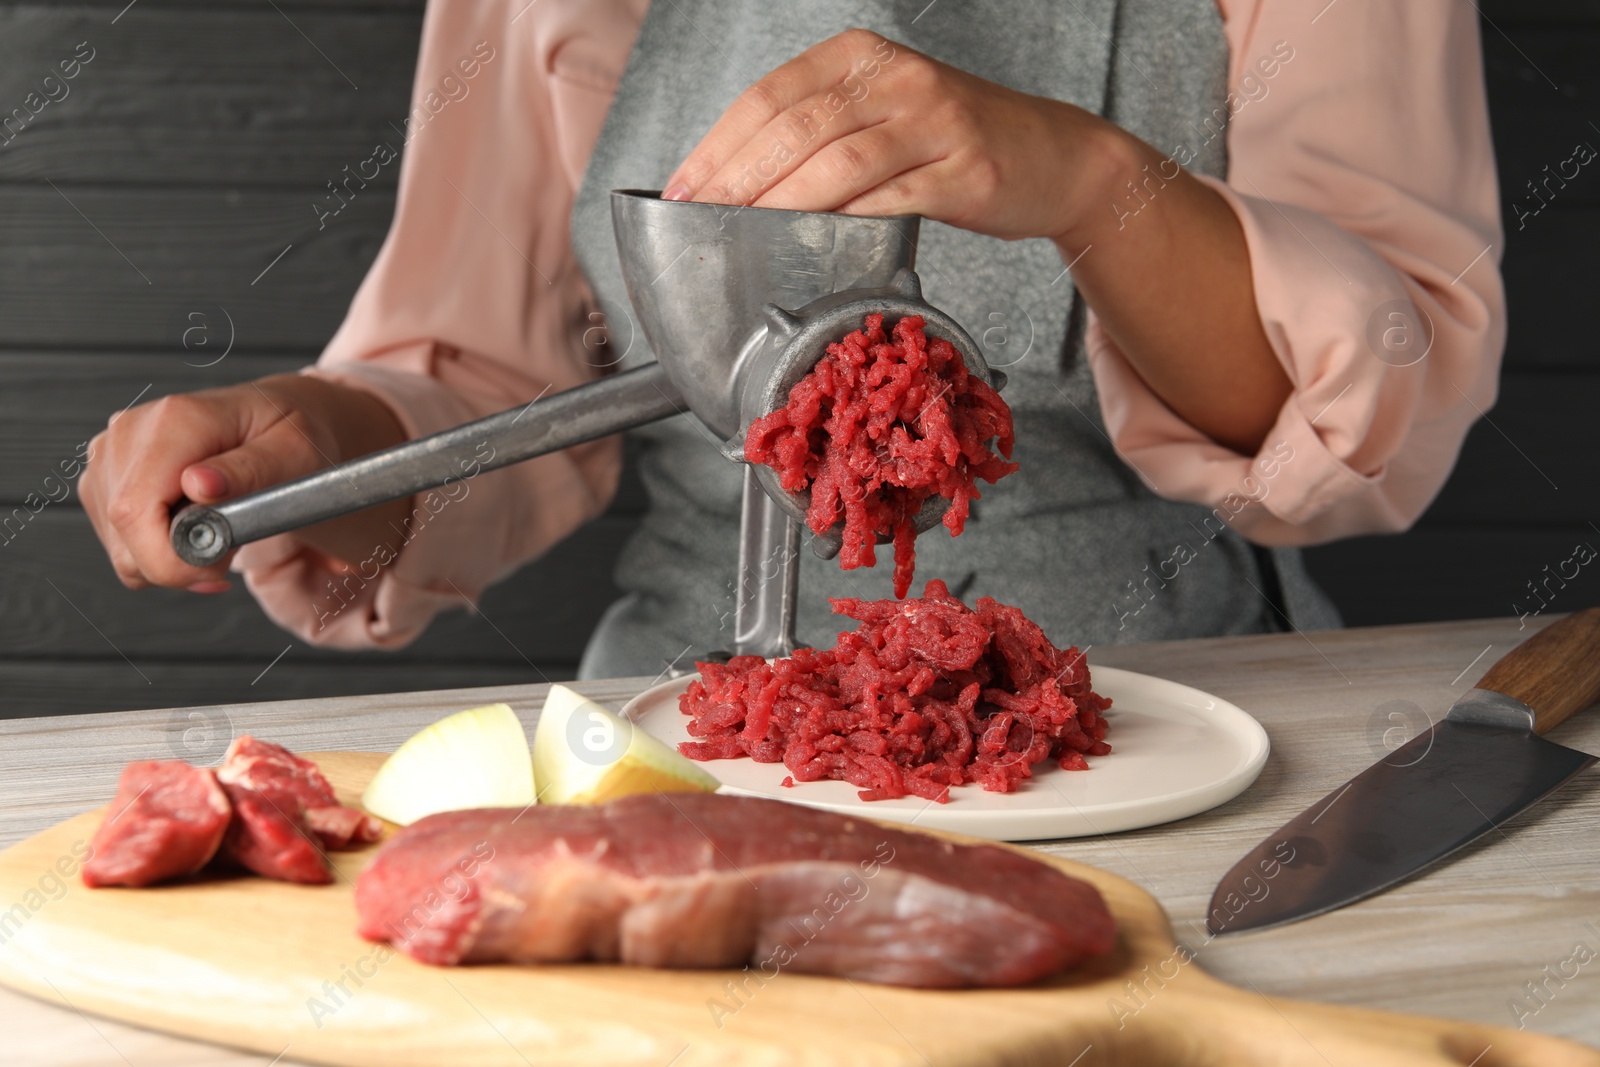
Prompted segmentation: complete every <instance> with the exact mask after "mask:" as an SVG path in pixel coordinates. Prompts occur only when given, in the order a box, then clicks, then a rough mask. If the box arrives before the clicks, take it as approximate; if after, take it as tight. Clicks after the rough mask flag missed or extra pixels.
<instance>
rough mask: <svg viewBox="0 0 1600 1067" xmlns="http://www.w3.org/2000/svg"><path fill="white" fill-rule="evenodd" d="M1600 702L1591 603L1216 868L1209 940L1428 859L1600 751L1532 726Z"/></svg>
mask: <svg viewBox="0 0 1600 1067" xmlns="http://www.w3.org/2000/svg"><path fill="white" fill-rule="evenodd" d="M1596 699H1600V608H1589V609H1587V610H1585V611H1580V612H1575V613H1573V614H1571V615H1569V616H1567V617H1566V618H1564V619H1562V620H1560V621H1559V622H1556V623H1553V624H1551V625H1550V626H1547V627H1546V628H1545V629H1543V630H1541V631H1540V632H1539V633H1537V634H1535V635H1533V636H1532V637H1530V638H1528V639H1527V640H1526V641H1524V642H1523V643H1522V644H1521V645H1518V646H1517V647H1516V648H1515V649H1513V650H1512V651H1511V652H1510V653H1508V654H1507V655H1506V656H1505V657H1504V658H1503V659H1501V660H1500V661H1499V662H1497V663H1496V664H1495V665H1494V666H1492V667H1490V668H1489V671H1488V673H1487V674H1485V675H1484V676H1483V679H1482V680H1481V681H1480V682H1479V683H1478V685H1477V688H1475V689H1473V690H1472V691H1471V692H1469V693H1467V694H1466V695H1465V696H1463V697H1462V698H1461V699H1460V700H1458V701H1456V702H1455V704H1454V705H1452V706H1451V708H1450V710H1449V712H1447V713H1446V714H1445V717H1444V718H1443V719H1442V720H1441V721H1440V722H1438V723H1437V724H1435V725H1434V726H1433V728H1432V729H1430V730H1429V731H1427V732H1426V733H1423V734H1420V735H1418V736H1417V737H1415V738H1412V739H1411V740H1410V741H1408V742H1406V743H1405V744H1404V745H1402V746H1400V747H1399V748H1397V749H1395V750H1394V751H1393V752H1392V753H1390V754H1389V755H1388V756H1386V757H1385V758H1383V759H1382V760H1380V761H1378V762H1377V763H1374V764H1373V765H1372V766H1371V767H1368V768H1367V769H1366V770H1364V771H1362V772H1361V773H1360V774H1358V775H1356V776H1355V777H1354V778H1352V779H1350V781H1348V782H1346V783H1345V784H1344V785H1343V786H1341V787H1340V788H1338V789H1336V790H1334V791H1333V792H1332V793H1329V794H1328V795H1327V796H1326V797H1323V798H1322V799H1321V800H1319V801H1318V802H1317V803H1315V804H1313V805H1311V807H1309V808H1307V809H1306V810H1305V811H1303V812H1301V813H1300V814H1299V815H1297V816H1295V817H1294V818H1293V819H1290V820H1289V821H1288V822H1287V823H1285V824H1284V825H1283V826H1282V827H1280V828H1279V829H1278V830H1277V832H1276V833H1273V834H1272V835H1270V836H1269V837H1267V839H1266V840H1264V841H1262V842H1261V844H1259V845H1257V846H1256V847H1255V848H1254V849H1253V850H1251V852H1250V853H1249V854H1248V855H1246V856H1245V857H1244V858H1243V859H1241V860H1240V861H1239V862H1238V863H1236V864H1234V866H1233V869H1232V870H1230V871H1229V872H1228V873H1227V874H1226V875H1224V876H1223V878H1222V881H1221V882H1220V883H1218V885H1217V890H1216V892H1215V893H1214V894H1212V897H1211V906H1210V908H1209V910H1208V911H1207V913H1206V929H1207V930H1209V931H1210V932H1211V934H1212V935H1213V936H1216V935H1220V934H1233V933H1239V932H1241V931H1244V930H1263V929H1266V928H1268V927H1273V926H1281V925H1283V924H1285V923H1291V922H1297V921H1299V920H1300V919H1309V918H1311V917H1312V916H1314V915H1321V914H1323V913H1324V912H1329V911H1333V910H1334V909H1335V908H1342V907H1344V906H1345V905H1346V904H1353V903H1355V902H1356V901H1358V900H1363V899H1365V898H1366V897H1370V896H1372V895H1373V894H1375V893H1381V892H1382V891H1384V890H1385V889H1388V888H1389V887H1390V886H1393V885H1396V884H1397V883H1399V882H1402V881H1404V880H1405V879H1407V878H1409V877H1411V876H1412V875H1414V874H1416V873H1417V872H1418V871H1421V870H1422V869H1423V868H1425V867H1427V866H1429V865H1430V864H1433V863H1437V862H1438V861H1439V860H1442V859H1443V858H1444V857H1446V856H1448V855H1450V854H1451V853H1452V852H1455V851H1456V850H1457V849H1460V848H1462V847H1464V846H1466V845H1467V844H1469V843H1471V842H1472V841H1474V840H1476V839H1477V838H1479V837H1481V836H1483V835H1484V834H1486V833H1488V832H1489V831H1490V830H1493V829H1494V828H1495V827H1497V826H1499V825H1500V824H1501V823H1503V822H1505V821H1506V820H1508V819H1511V818H1513V817H1515V816H1516V815H1518V814H1519V813H1521V812H1523V811H1526V810H1527V809H1528V808H1530V807H1532V806H1533V805H1534V804H1537V803H1538V802H1539V801H1541V800H1543V799H1544V798H1545V797H1547V796H1549V795H1550V794H1551V793H1552V792H1554V791H1555V790H1556V789H1559V788H1560V787H1561V786H1562V785H1564V784H1566V783H1567V782H1568V781H1570V780H1571V779H1572V778H1574V777H1575V776H1576V775H1577V774H1578V773H1579V772H1581V771H1583V770H1584V769H1585V768H1586V767H1588V766H1589V765H1590V764H1592V763H1594V762H1595V760H1596V757H1595V756H1591V755H1589V754H1588V753H1587V752H1579V751H1577V750H1575V749H1571V748H1567V747H1566V746H1564V745H1558V744H1556V743H1555V742H1553V741H1547V740H1545V739H1544V738H1543V737H1541V736H1540V735H1541V734H1544V733H1548V732H1549V731H1550V730H1552V729H1554V728H1555V727H1557V726H1559V725H1561V724H1562V723H1563V722H1565V721H1566V720H1567V719H1568V718H1570V717H1571V716H1572V714H1573V713H1574V712H1577V711H1581V710H1582V709H1584V708H1587V707H1588V706H1589V705H1591V704H1593V703H1594V702H1595V701H1596Z"/></svg>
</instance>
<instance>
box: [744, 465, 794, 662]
mask: <svg viewBox="0 0 1600 1067" xmlns="http://www.w3.org/2000/svg"><path fill="white" fill-rule="evenodd" d="M755 471H756V468H754V467H746V468H745V470H744V501H743V506H742V509H741V511H740V514H739V595H738V600H737V601H736V602H735V604H734V618H733V654H734V655H735V656H787V655H788V654H789V653H791V652H793V651H794V650H795V637H794V614H795V603H796V598H797V597H798V596H799V593H800V567H799V556H800V524H799V523H798V522H796V521H794V519H793V518H791V517H790V516H789V514H788V512H787V511H785V510H784V509H783V507H782V506H781V505H780V504H779V503H778V502H777V501H776V500H774V499H772V497H770V496H768V495H767V494H766V492H765V491H764V490H763V489H762V488H761V484H760V483H759V482H758V481H757V480H756V474H755Z"/></svg>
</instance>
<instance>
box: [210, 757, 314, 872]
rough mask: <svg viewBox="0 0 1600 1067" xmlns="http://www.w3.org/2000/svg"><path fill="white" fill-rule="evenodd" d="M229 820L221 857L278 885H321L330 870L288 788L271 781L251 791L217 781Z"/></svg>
mask: <svg viewBox="0 0 1600 1067" xmlns="http://www.w3.org/2000/svg"><path fill="white" fill-rule="evenodd" d="M222 788H223V789H224V790H225V791H226V792H227V794H228V800H229V802H230V803H232V805H233V821H232V822H231V823H229V824H228V833H227V835H226V836H225V837H224V838H223V839H222V851H221V853H220V855H221V857H222V858H223V859H226V860H231V861H232V862H234V863H237V864H238V865H239V866H241V867H243V868H245V869H246V870H248V871H254V872H255V873H256V874H259V875H262V876H263V877H266V878H275V879H277V880H278V881H280V882H300V883H302V884H305V885H327V884H328V883H329V882H331V881H333V869H332V868H331V867H330V866H329V865H328V860H327V857H325V856H324V855H323V854H322V850H321V848H320V847H319V845H318V843H317V839H316V836H315V835H314V834H313V832H312V830H311V828H310V827H309V826H307V825H306V816H305V807H304V805H303V804H302V803H301V801H300V798H299V797H298V796H296V795H295V794H294V793H293V792H292V791H291V790H289V789H285V788H282V787H280V786H278V785H276V784H273V783H270V782H268V783H264V784H263V785H262V787H261V788H251V787H249V786H244V785H239V784H237V783H234V782H223V783H222Z"/></svg>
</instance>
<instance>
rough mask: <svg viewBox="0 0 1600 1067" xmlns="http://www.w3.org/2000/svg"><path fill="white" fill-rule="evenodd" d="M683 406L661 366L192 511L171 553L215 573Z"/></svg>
mask: <svg viewBox="0 0 1600 1067" xmlns="http://www.w3.org/2000/svg"><path fill="white" fill-rule="evenodd" d="M682 406H683V398H682V396H680V395H679V393H678V391H677V388H676V386H674V385H673V384H672V382H671V381H670V380H669V379H668V377H667V375H666V374H665V373H664V372H663V370H662V368H661V367H660V366H659V365H657V364H653V363H652V364H649V365H647V366H644V367H640V368H638V369H637V370H632V371H626V372H624V373H622V374H617V375H614V376H612V377H609V378H604V379H601V380H600V381H598V382H594V383H592V384H590V385H586V386H582V387H581V388H578V389H570V390H567V391H566V392H563V393H557V394H556V395H554V396H552V397H549V398H548V399H545V400H538V401H535V402H533V403H531V404H524V405H521V406H519V407H515V408H511V409H509V410H507V411H502V412H499V413H498V414H495V415H490V416H488V417H487V418H482V419H478V420H477V421H476V422H469V423H467V424H466V425H464V426H457V427H456V428H454V429H451V430H445V431H443V432H441V433H436V434H433V435H432V436H430V437H421V438H418V439H417V440H415V441H409V442H407V443H406V444H403V445H399V446H398V447H395V448H390V449H386V450H384V451H382V452H374V453H372V454H371V455H367V456H362V457H361V458H360V459H356V460H353V461H351V462H349V463H343V464H340V465H339V466H337V467H329V468H328V469H327V470H324V471H319V472H318V473H316V474H313V475H310V476H309V477H305V478H300V479H298V480H296V481H292V482H285V483H284V484H283V485H278V486H274V487H272V488H271V489H267V490H264V491H262V492H259V493H253V494H251V495H250V496H243V497H240V498H239V499H237V500H230V501H228V502H226V503H224V504H219V505H217V506H216V507H210V508H207V507H200V506H198V505H193V504H191V505H189V506H188V507H185V508H183V509H182V510H181V511H179V512H178V514H177V515H175V516H174V517H173V520H172V547H173V549H174V550H175V551H176V552H177V553H178V555H179V556H180V557H181V558H182V559H183V560H184V561H185V562H187V563H191V564H193V565H195V566H197V567H203V566H207V565H208V564H212V563H216V562H218V561H220V560H222V559H223V558H225V557H226V556H227V554H228V553H229V552H230V551H231V550H233V549H234V548H237V547H238V546H240V545H244V544H249V543H250V542H251V541H259V540H261V539H262V538H264V537H271V536H273V535H274V534H280V533H284V532H286V531H288V530H295V529H299V528H301V527H303V526H310V525H312V524H314V523H318V522H322V521H324V520H327V519H332V518H337V517H338V516H340V515H348V514H350V513H351V512H355V511H360V510H361V509H362V508H368V507H372V506H373V505H374V504H382V503H384V502H386V501H390V500H398V499H400V498H401V497H406V496H410V495H411V494H413V493H419V492H422V491H424V490H427V489H434V488H438V487H440V486H446V485H448V484H450V483H453V482H465V481H468V480H470V479H471V478H474V477H476V476H477V475H478V474H481V473H482V472H483V471H490V470H495V469H497V468H500V467H505V466H509V465H510V464H513V463H521V462H522V461H523V460H527V459H532V458H534V457H535V456H542V455H545V454H546V453H549V452H558V451H560V450H561V449H563V448H570V447H571V446H573V445H579V444H583V443H584V442H585V441H593V440H596V439H598V438H601V437H605V436H607V435H609V434H613V433H616V432H617V431H619V430H626V429H629V428H630V427H634V426H642V425H644V424H645V423H647V422H654V421H656V420H657V419H662V418H666V417H667V416H668V415H671V414H674V413H676V412H678V411H680V410H681V409H682Z"/></svg>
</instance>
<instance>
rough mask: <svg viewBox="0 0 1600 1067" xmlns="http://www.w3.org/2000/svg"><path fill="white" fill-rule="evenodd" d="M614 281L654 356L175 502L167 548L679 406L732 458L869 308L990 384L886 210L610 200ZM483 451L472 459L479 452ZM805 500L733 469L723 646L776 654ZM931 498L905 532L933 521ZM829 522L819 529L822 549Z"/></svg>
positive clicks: (205, 544)
mask: <svg viewBox="0 0 1600 1067" xmlns="http://www.w3.org/2000/svg"><path fill="white" fill-rule="evenodd" d="M611 213H612V224H613V228H614V231H615V234H616V240H617V250H618V253H619V256H620V259H621V265H622V276H623V280H624V282H625V284H626V286H627V290H628V296H629V299H630V301H631V303H632V305H633V310H634V314H635V316H636V319H637V321H638V325H639V327H640V329H641V330H642V332H643V333H644V335H645V338H646V339H647V340H648V342H649V344H650V348H651V350H652V351H653V352H654V353H655V356H656V359H657V362H654V363H647V364H645V365H643V366H641V367H637V368H634V369H632V370H628V371H624V372H622V373H619V374H615V375H612V376H610V377H608V378H605V379H602V380H600V381H598V382H594V383H591V384H589V385H585V386H580V387H578V388H575V389H570V390H567V391H566V392H563V393H560V394H558V395H556V396H553V397H550V398H549V399H544V400H538V401H536V402H534V403H532V404H529V405H526V406H523V407H518V408H513V409H510V410H508V411H505V412H501V413H500V414H497V415H491V416H489V417H488V418H485V419H480V420H477V421H476V422H472V423H468V424H467V425H465V426H460V427H457V428H455V429H453V430H447V431H444V432H442V433H439V434H434V435H432V436H431V437H425V438H420V439H418V440H415V441H411V442H408V443H406V444H404V445H400V446H397V447H395V448H391V449H388V450H385V451H383V452H377V453H373V454H371V455H368V456H363V457H361V458H359V459H356V460H353V461H351V462H349V463H345V464H341V465H339V466H337V467H332V468H329V469H327V470H324V471H320V472H318V473H316V474H313V475H310V476H308V477H306V478H301V479H299V480H297V481H294V482H288V483H285V484H284V485H281V486H276V487H274V488H272V489H268V490H265V491H263V492H261V493H256V494H253V495H251V496H247V497H240V498H239V499H237V500H230V501H227V502H225V503H222V504H219V505H217V506H215V507H209V508H208V507H200V506H197V505H192V504H191V505H188V506H186V507H184V508H182V509H181V510H179V511H178V512H177V513H176V515H175V516H174V518H173V521H172V544H173V548H174V549H175V550H176V551H177V553H178V555H179V556H180V557H182V558H183V559H184V560H185V561H187V562H189V563H192V564H195V565H197V566H203V565H207V564H210V563H215V562H217V561H219V560H221V559H223V558H224V557H225V556H226V555H227V554H228V552H229V551H231V550H232V549H233V548H235V547H237V546H239V545H242V544H245V543H248V542H250V541H255V540H260V539H261V538H264V537H268V536H271V535H273V534H277V533H282V532H284V531H286V530H292V529H298V528H300V527H302V526H307V525H310V524H312V523H316V522H321V521H324V520H326V519H329V518H334V517H336V516H339V515H345V514H349V513H351V512H354V511H359V510H361V509H362V508H366V507H371V506H372V505H374V504H379V503H383V502H384V501H388V500H395V499H399V498H401V497H405V496H409V495H411V494H413V493H417V492H421V491H424V490H427V489H431V488H435V487H438V486H441V485H445V484H447V483H448V482H449V481H450V480H452V479H454V480H460V479H461V478H462V477H463V474H462V472H463V471H466V470H469V469H470V470H471V471H472V473H473V474H476V473H478V471H479V470H492V469H495V468H498V467H502V466H507V465H509V464H511V463H516V462H520V461H522V460H526V459H532V458H533V457H535V456H539V455H544V454H546V453H549V452H554V451H558V450H560V449H562V448H567V447H570V446H572V445H576V444H581V443H583V442H585V441H590V440H594V439H596V438H599V437H604V436H607V435H609V434H612V433H616V432H618V431H621V430H626V429H630V428H632V427H635V426H640V425H643V424H645V423H648V422H653V421H656V420H658V419H662V418H667V417H670V416H672V415H674V414H678V415H684V416H689V415H691V414H692V416H693V417H696V418H698V419H699V420H700V421H701V422H702V423H704V424H705V426H706V427H707V428H709V429H710V430H711V431H712V432H713V433H714V434H715V435H716V437H717V438H718V439H720V440H722V441H723V442H725V443H724V445H723V452H724V454H725V455H726V456H728V458H729V459H730V460H735V461H738V460H742V459H743V453H742V449H741V446H742V444H743V437H744V432H745V429H746V428H747V427H748V426H749V424H750V423H751V422H752V421H753V420H755V419H757V418H760V417H761V416H763V415H765V414H767V413H768V412H770V411H772V410H774V409H776V408H777V407H779V406H781V405H782V404H784V403H785V402H786V401H787V399H788V393H789V390H790V389H791V388H792V387H793V386H794V384H795V383H796V382H798V381H799V380H800V379H801V378H802V377H804V376H805V374H806V373H807V372H808V371H810V370H811V368H812V367H813V366H815V365H816V363H817V361H818V360H820V359H821V358H822V356H823V354H824V353H825V350H826V348H827V346H828V345H829V344H831V343H833V342H835V341H838V340H839V339H841V338H842V337H844V336H845V335H846V334H848V333H850V332H851V331H853V330H855V329H858V328H859V327H860V325H861V321H862V319H863V318H864V317H865V316H866V315H867V314H868V313H870V312H874V311H881V312H884V313H885V314H886V315H887V316H888V317H889V318H891V319H898V318H900V317H903V316H904V315H908V314H916V315H921V316H923V318H924V319H925V320H926V321H927V329H928V332H929V333H930V334H935V335H937V336H941V337H944V338H945V339H947V340H948V341H950V342H951V343H952V344H953V345H955V347H956V348H957V349H958V350H959V351H960V352H961V355H962V358H963V359H964V360H965V361H966V364H967V367H968V369H969V371H970V372H971V373H973V374H975V375H978V376H979V377H980V378H983V379H984V380H986V381H989V383H990V384H991V385H993V386H995V387H996V388H1000V387H1001V386H1002V385H1003V384H1004V380H1003V376H1001V375H1000V374H999V373H998V372H991V371H990V370H989V368H988V365H987V363H986V362H985V361H984V359H983V356H982V354H981V353H980V352H979V351H978V349H977V346H976V345H975V344H973V342H972V339H971V338H970V337H969V336H968V335H967V333H966V332H965V331H964V330H963V329H962V328H961V327H960V325H959V324H957V323H956V322H955V320H953V319H952V318H950V316H948V315H946V314H944V313H943V312H941V311H939V310H938V309H937V308H934V307H932V306H930V305H929V304H927V303H926V302H925V301H923V300H922V295H921V287H920V283H919V282H918V279H917V276H916V274H915V273H913V271H912V269H911V268H912V267H913V266H914V263H915V257H916V243H917V232H918V226H919V224H920V222H921V219H920V217H918V216H915V215H904V216H896V217H889V218H874V217H862V216H853V215H839V214H831V213H821V212H804V211H780V210H773V209H766V208H734V207H727V206H724V205H718V204H698V203H690V202H684V201H666V200H661V199H660V198H659V195H658V194H657V193H654V192H646V191H638V190H617V191H614V192H613V193H612V194H611ZM484 442H488V443H489V444H491V445H493V446H494V448H493V457H494V458H493V459H492V460H490V461H488V462H482V461H481V456H482V445H483V443H484ZM807 503H808V501H807V499H806V495H805V494H803V493H802V494H794V493H789V492H786V491H785V490H784V489H783V488H782V487H781V486H780V485H779V484H778V479H777V476H776V474H775V473H774V472H773V471H771V470H770V469H769V468H767V467H765V466H757V465H752V466H749V467H746V469H745V478H744V496H743V505H742V513H741V532H740V545H739V586H738V593H737V597H736V609H735V622H734V634H733V640H732V648H731V652H732V653H733V654H735V655H762V656H777V655H784V654H787V653H788V652H790V651H792V650H793V648H794V647H795V639H794V615H795V597H796V591H797V588H798V581H799V555H798V553H799V547H800V529H801V526H800V522H801V520H802V519H803V517H804V515H805V509H806V505H807ZM945 503H946V502H944V501H940V500H933V501H930V502H929V505H928V506H927V507H925V508H924V509H923V511H922V513H920V514H919V515H918V518H917V527H918V529H919V530H926V529H928V528H929V527H931V526H933V525H934V524H936V523H937V522H938V520H939V517H940V514H941V513H942V511H943V509H944V506H945ZM839 543H840V542H839V537H838V533H837V531H831V532H829V533H828V534H824V535H822V536H820V537H818V538H816V539H815V540H814V542H813V549H814V550H815V551H816V553H817V554H818V555H820V556H822V557H824V558H831V557H832V556H833V555H834V554H835V553H837V552H838V550H839Z"/></svg>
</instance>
